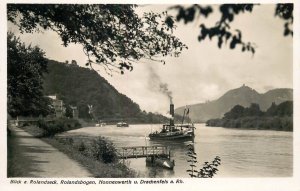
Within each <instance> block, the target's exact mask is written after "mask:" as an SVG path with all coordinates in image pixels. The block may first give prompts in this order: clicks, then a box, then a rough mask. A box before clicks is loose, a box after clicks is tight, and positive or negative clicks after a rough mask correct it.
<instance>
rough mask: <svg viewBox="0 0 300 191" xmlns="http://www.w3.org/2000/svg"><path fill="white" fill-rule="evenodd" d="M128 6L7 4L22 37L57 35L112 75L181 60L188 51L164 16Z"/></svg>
mask: <svg viewBox="0 0 300 191" xmlns="http://www.w3.org/2000/svg"><path fill="white" fill-rule="evenodd" d="M135 7H136V5H130V4H123V5H120V4H93V5H91V4H8V5H7V17H8V21H10V22H12V23H14V24H15V25H17V26H18V27H19V29H20V31H21V32H29V33H32V32H34V31H40V30H42V29H44V30H53V31H55V32H56V33H57V34H58V35H59V36H60V37H61V40H62V41H63V45H64V46H67V45H68V44H70V43H79V44H82V45H83V50H84V52H85V54H86V55H87V57H88V60H87V63H86V64H87V65H90V66H91V65H92V63H97V64H100V65H101V66H103V67H104V68H105V69H106V70H107V71H108V72H109V73H111V72H113V71H120V72H121V73H122V74H123V73H124V69H127V70H132V69H133V66H132V63H134V62H136V61H138V60H140V59H151V60H155V61H160V62H164V61H163V60H162V57H165V56H178V55H179V54H180V53H181V51H182V49H183V48H187V47H186V46H185V45H184V44H183V43H182V42H180V40H179V39H178V38H176V37H175V36H173V35H172V33H173V29H174V28H175V25H174V23H171V22H170V20H168V19H167V20H166V22H165V19H164V16H166V13H165V12H164V13H162V14H156V13H153V12H150V13H144V15H143V16H138V15H137V14H136V13H135V12H134V8H135Z"/></svg>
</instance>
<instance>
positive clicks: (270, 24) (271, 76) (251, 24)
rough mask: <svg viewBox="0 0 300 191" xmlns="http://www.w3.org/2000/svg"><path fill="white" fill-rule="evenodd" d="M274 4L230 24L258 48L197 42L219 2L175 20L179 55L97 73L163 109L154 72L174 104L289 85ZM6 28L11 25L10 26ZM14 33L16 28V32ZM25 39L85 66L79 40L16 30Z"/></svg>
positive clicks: (288, 45)
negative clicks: (203, 13) (205, 13)
mask: <svg viewBox="0 0 300 191" xmlns="http://www.w3.org/2000/svg"><path fill="white" fill-rule="evenodd" d="M167 7H168V6H165V5H156V6H153V5H144V6H142V7H141V8H138V9H137V12H138V13H139V14H140V13H142V12H143V11H149V10H152V11H155V12H161V11H164V10H165V9H166V8H167ZM274 7H275V6H274V5H260V6H256V7H255V8H254V11H253V13H252V14H249V13H246V14H243V15H239V16H237V17H236V18H235V20H234V22H233V23H232V25H231V26H232V29H233V30H234V29H235V28H238V29H240V30H241V31H242V35H243V38H244V40H245V41H250V42H254V43H255V44H256V46H257V48H256V53H255V55H254V56H253V55H252V54H251V53H242V52H241V51H240V49H239V48H237V49H234V50H230V49H229V48H228V47H223V48H222V49H219V48H218V47H217V43H216V41H209V40H208V39H207V40H206V41H204V42H201V43H199V42H198V41H197V36H198V34H199V23H201V22H205V23H206V24H208V25H210V26H213V25H214V24H215V21H216V18H218V10H217V8H218V7H215V9H214V14H213V15H211V17H210V18H209V19H207V20H202V19H200V20H198V21H196V22H194V23H192V24H188V25H184V24H182V23H177V30H176V31H175V33H174V34H175V35H176V36H177V37H179V38H180V39H181V40H182V41H183V42H184V43H185V44H186V45H187V46H188V47H189V49H188V50H184V51H183V53H182V54H181V56H180V57H178V58H167V59H166V61H167V62H166V64H165V65H163V64H162V63H156V62H151V63H146V62H141V63H139V64H136V65H135V66H134V70H133V71H132V72H125V75H120V74H114V75H113V76H112V77H111V76H109V75H107V74H106V73H105V71H104V70H103V69H102V67H95V68H96V69H99V73H100V74H101V76H103V77H105V78H106V79H107V80H108V81H109V82H110V83H111V84H112V85H113V86H115V87H116V89H117V90H119V92H121V93H123V94H125V95H127V96H128V97H130V98H131V99H132V100H133V101H134V102H136V103H138V104H139V105H140V106H141V109H143V110H146V111H152V112H160V113H163V114H165V113H166V112H167V110H168V107H169V106H168V104H169V100H168V97H167V96H165V95H163V94H161V93H159V92H158V91H157V89H156V88H155V87H153V79H151V76H153V75H152V74H153V72H154V73H155V74H156V75H157V76H158V78H159V79H160V80H161V81H162V82H163V83H166V84H167V85H168V88H169V90H170V91H171V92H172V96H173V101H174V104H175V107H179V106H183V105H187V104H193V103H200V102H205V101H207V100H213V99H216V98H218V97H219V96H221V95H222V94H224V93H225V92H226V91H227V90H229V89H233V88H237V87H240V86H242V85H243V84H246V85H248V86H250V87H252V88H254V89H256V90H257V91H258V92H260V93H264V92H265V91H267V90H269V89H272V88H292V87H293V83H292V79H293V77H292V65H293V64H292V50H293V47H292V45H293V44H292V38H291V37H284V36H283V30H284V28H283V25H284V22H283V20H281V19H279V18H276V17H274ZM9 28H10V29H12V28H11V26H10V25H9ZM16 34H17V31H16ZM17 35H20V37H21V39H22V40H23V41H25V42H26V43H32V44H33V45H39V46H40V47H41V48H42V49H43V50H44V51H45V52H46V56H47V57H48V58H50V59H54V60H58V61H62V62H64V61H65V60H69V61H70V60H77V62H78V63H79V64H80V65H84V63H85V62H86V60H87V58H86V56H85V55H84V53H83V51H82V47H81V46H80V45H76V46H75V45H69V46H68V47H67V48H65V47H63V46H62V45H61V44H62V42H61V40H60V39H59V37H58V35H56V33H54V32H51V31H50V32H49V31H47V32H44V33H43V34H42V33H40V34H37V33H34V34H22V35H21V34H17Z"/></svg>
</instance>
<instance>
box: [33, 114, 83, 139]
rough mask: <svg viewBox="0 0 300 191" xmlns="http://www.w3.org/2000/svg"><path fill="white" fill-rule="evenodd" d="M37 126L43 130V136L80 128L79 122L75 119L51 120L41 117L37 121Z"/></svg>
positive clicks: (51, 135)
mask: <svg viewBox="0 0 300 191" xmlns="http://www.w3.org/2000/svg"><path fill="white" fill-rule="evenodd" d="M38 127H39V128H40V129H42V130H43V134H42V135H41V136H43V137H53V136H54V135H55V134H57V133H62V132H65V131H69V130H73V129H78V128H81V124H80V123H79V122H78V121H77V120H75V119H67V118H57V119H55V120H54V121H53V122H47V121H44V120H43V119H40V120H39V121H38Z"/></svg>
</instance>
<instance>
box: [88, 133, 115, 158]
mask: <svg viewBox="0 0 300 191" xmlns="http://www.w3.org/2000/svg"><path fill="white" fill-rule="evenodd" d="M91 154H92V157H93V158H95V159H96V160H101V161H103V162H104V163H111V162H116V161H117V153H116V148H115V147H114V146H113V144H112V143H111V142H109V141H107V140H105V139H104V138H102V137H100V138H98V139H96V140H93V141H92V143H91Z"/></svg>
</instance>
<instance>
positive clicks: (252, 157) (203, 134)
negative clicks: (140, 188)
mask: <svg viewBox="0 0 300 191" xmlns="http://www.w3.org/2000/svg"><path fill="white" fill-rule="evenodd" d="M160 127H161V125H130V127H116V126H113V125H108V126H105V127H85V128H81V129H77V130H72V131H69V132H66V133H64V136H74V135H75V136H78V135H84V136H91V137H95V136H104V137H107V138H108V139H109V140H111V141H112V142H113V143H114V145H115V146H116V147H124V146H145V145H147V146H151V145H161V146H170V147H171V157H172V159H174V160H175V167H174V170H166V169H161V168H155V167H147V166H146V162H145V158H140V159H129V160H127V162H126V164H127V165H128V166H129V167H130V168H133V169H134V170H135V171H137V172H138V173H139V175H140V176H141V177H189V175H188V173H187V172H186V170H187V169H189V164H188V163H187V159H188V157H187V156H186V153H187V145H188V144H191V143H192V144H193V145H194V149H195V152H196V153H197V161H198V163H197V164H196V165H197V169H200V168H201V167H202V165H203V163H204V162H206V161H208V162H210V161H212V160H213V159H214V158H215V156H219V157H220V158H221V166H219V168H218V170H219V171H218V173H217V175H216V176H215V177H289V176H292V175H293V133H292V132H283V131H264V130H238V129H228V128H222V127H206V126H205V124H196V125H195V127H196V130H195V134H196V136H195V140H194V143H193V142H192V141H186V142H183V141H176V142H175V141H152V140H149V138H148V137H147V135H148V134H149V133H150V132H151V131H152V132H153V131H156V130H159V129H160Z"/></svg>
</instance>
